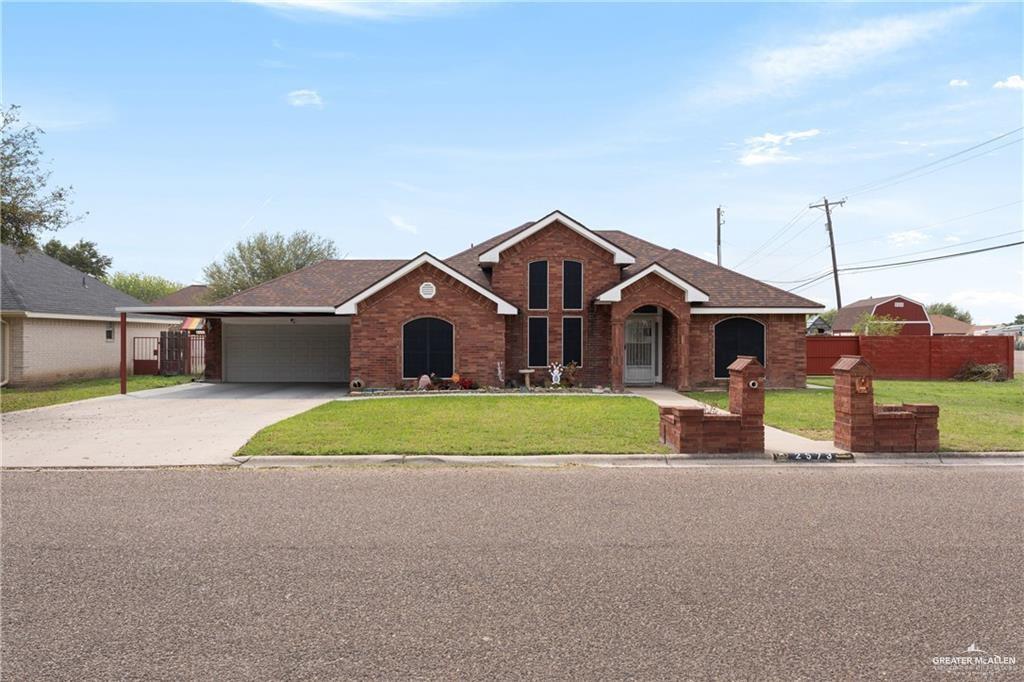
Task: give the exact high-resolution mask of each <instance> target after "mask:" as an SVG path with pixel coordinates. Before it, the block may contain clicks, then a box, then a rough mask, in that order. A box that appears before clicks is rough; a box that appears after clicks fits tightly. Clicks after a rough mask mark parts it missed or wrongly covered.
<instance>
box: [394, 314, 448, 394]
mask: <svg viewBox="0 0 1024 682" xmlns="http://www.w3.org/2000/svg"><path fill="white" fill-rule="evenodd" d="M422 319H431V320H441V321H442V322H447V323H448V325H449V326H450V327H451V328H452V371H453V372H454V371H456V370H455V367H456V363H455V359H456V357H458V356H457V355H456V352H455V350H456V349H455V323H454V322H452V321H451V320H448V319H445V318H443V317H438V316H437V315H417V316H416V317H410V318H409V319H408V320H406V321H405V322H403V323H402V325H401V327H400V329H401V332H402V334H401V340H400V341H399V343H398V357H399V362H401V364H402V381H415V380H416V379H419V377H418V376H415V377H407V376H405V325H407V324H409V323H410V322H415V321H416V320H422ZM438 379H451V376H446V377H438Z"/></svg>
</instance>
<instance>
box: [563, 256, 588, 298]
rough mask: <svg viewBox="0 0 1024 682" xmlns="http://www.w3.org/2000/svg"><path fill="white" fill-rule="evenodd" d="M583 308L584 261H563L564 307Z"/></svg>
mask: <svg viewBox="0 0 1024 682" xmlns="http://www.w3.org/2000/svg"><path fill="white" fill-rule="evenodd" d="M582 308H583V263H580V262H579V261H575V260H567V261H562V309H563V310H580V309H582Z"/></svg>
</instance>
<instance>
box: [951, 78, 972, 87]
mask: <svg viewBox="0 0 1024 682" xmlns="http://www.w3.org/2000/svg"><path fill="white" fill-rule="evenodd" d="M968 85H970V83H968V82H967V81H965V80H961V79H960V78H954V79H953V80H951V81H949V87H951V88H966V87H967V86H968Z"/></svg>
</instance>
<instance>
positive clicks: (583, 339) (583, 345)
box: [562, 315, 587, 369]
mask: <svg viewBox="0 0 1024 682" xmlns="http://www.w3.org/2000/svg"><path fill="white" fill-rule="evenodd" d="M566 320H579V321H580V363H579V365H577V367H579V368H580V369H583V351H584V349H586V347H587V341H586V339H587V335H586V331H585V329H584V327H585V326H586V323H585V322H584V318H583V315H563V316H562V364H563V365H565V364H568V363H566V361H565V321H566Z"/></svg>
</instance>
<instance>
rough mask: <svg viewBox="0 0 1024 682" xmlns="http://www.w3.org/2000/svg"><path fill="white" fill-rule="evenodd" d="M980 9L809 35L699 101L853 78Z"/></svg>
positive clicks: (769, 53) (756, 61)
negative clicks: (861, 71) (878, 61)
mask: <svg viewBox="0 0 1024 682" xmlns="http://www.w3.org/2000/svg"><path fill="white" fill-rule="evenodd" d="M979 9H980V6H979V5H963V6H960V7H954V8H951V9H942V10H933V11H930V12H916V13H914V14H907V15H892V16H887V17H881V18H878V19H872V20H870V21H866V22H864V23H862V24H860V25H859V26H857V27H855V28H850V29H843V30H838V31H831V32H822V33H817V34H813V33H812V34H810V35H807V36H806V37H804V38H802V39H799V38H798V39H794V40H793V41H791V42H790V43H787V44H785V45H784V46H782V47H773V48H765V49H761V50H757V51H755V52H754V53H752V54H751V55H750V57H749V58H748V59H747V61H746V64H745V65H744V66H745V70H746V72H747V74H746V77H744V78H742V79H741V81H740V82H738V83H727V84H725V85H718V86H716V87H714V88H713V89H712V90H711V92H710V93H704V94H703V96H702V98H705V97H707V96H710V98H711V99H713V100H724V101H727V102H728V101H732V102H737V101H744V100H748V99H751V98H754V97H758V96H761V95H777V94H785V93H786V92H787V91H791V90H794V89H796V88H797V87H798V86H801V85H804V84H806V83H809V82H811V81H815V82H818V81H820V80H821V79H822V78H827V77H832V76H837V75H844V74H847V73H852V72H854V71H857V70H859V69H863V68H865V67H866V66H868V65H869V64H871V63H872V62H874V61H877V60H878V59H880V58H882V57H885V56H888V55H890V54H893V53H896V52H899V51H900V50H904V49H907V48H910V47H913V46H914V45H916V44H918V43H920V42H923V41H925V40H927V39H929V38H932V37H933V36H934V35H936V34H937V33H940V32H941V31H943V30H945V29H947V28H948V27H949V26H950V25H951V24H953V23H954V22H955V21H956V20H957V19H960V18H962V17H965V16H969V15H971V14H974V13H975V12H977V11H978V10H979ZM804 35H806V34H804Z"/></svg>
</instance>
